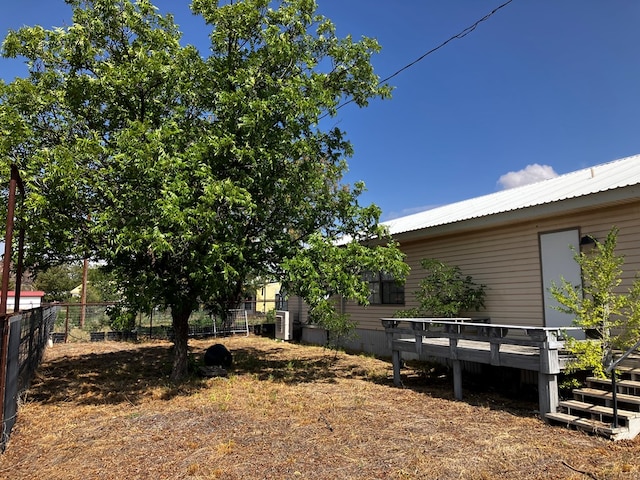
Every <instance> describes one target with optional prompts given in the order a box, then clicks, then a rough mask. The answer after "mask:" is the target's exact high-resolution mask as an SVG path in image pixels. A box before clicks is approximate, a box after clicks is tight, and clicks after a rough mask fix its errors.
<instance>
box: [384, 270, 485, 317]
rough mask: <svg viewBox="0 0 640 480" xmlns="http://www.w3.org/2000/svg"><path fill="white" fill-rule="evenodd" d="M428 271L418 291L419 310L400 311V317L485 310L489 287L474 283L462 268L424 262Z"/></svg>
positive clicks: (436, 315) (450, 314)
mask: <svg viewBox="0 0 640 480" xmlns="http://www.w3.org/2000/svg"><path fill="white" fill-rule="evenodd" d="M421 265H422V268H423V269H424V270H425V271H426V273H425V277H424V278H423V279H422V280H421V281H420V288H419V289H418V290H417V291H416V292H415V296H416V300H417V301H418V304H419V305H418V307H416V308H411V309H408V310H400V311H398V312H396V314H395V316H396V317H413V318H421V317H451V318H452V317H456V316H459V315H460V313H461V312H468V311H471V310H475V311H478V310H480V309H481V308H484V299H485V296H486V292H485V289H486V285H482V284H480V285H478V284H476V283H475V282H473V279H472V278H471V276H470V275H464V274H463V273H462V271H461V270H460V267H458V266H455V265H447V264H446V263H444V262H441V261H439V260H436V259H433V258H424V259H422V262H421Z"/></svg>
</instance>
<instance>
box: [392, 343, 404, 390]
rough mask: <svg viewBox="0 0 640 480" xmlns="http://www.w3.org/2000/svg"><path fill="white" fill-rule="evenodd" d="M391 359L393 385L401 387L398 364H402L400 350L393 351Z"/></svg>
mask: <svg viewBox="0 0 640 480" xmlns="http://www.w3.org/2000/svg"><path fill="white" fill-rule="evenodd" d="M391 359H392V362H393V384H394V385H395V386H396V387H401V386H402V380H401V378H400V363H401V362H402V359H401V358H400V350H393V353H392V355H391Z"/></svg>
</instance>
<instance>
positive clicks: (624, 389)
mask: <svg viewBox="0 0 640 480" xmlns="http://www.w3.org/2000/svg"><path fill="white" fill-rule="evenodd" d="M587 385H588V386H589V387H598V388H606V389H609V390H611V389H612V386H611V379H609V378H600V377H587ZM616 387H617V388H618V392H620V393H627V394H630V395H640V382H638V381H635V380H618V381H617V382H616Z"/></svg>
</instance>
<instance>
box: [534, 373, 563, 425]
mask: <svg viewBox="0 0 640 480" xmlns="http://www.w3.org/2000/svg"><path fill="white" fill-rule="evenodd" d="M558 402H559V400H558V376H557V375H555V374H547V373H542V372H539V373H538V403H539V408H540V415H541V416H543V415H544V414H546V413H555V412H557V411H558Z"/></svg>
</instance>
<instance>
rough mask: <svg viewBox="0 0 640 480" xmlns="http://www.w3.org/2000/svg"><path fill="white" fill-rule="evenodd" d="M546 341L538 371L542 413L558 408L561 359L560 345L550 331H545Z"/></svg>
mask: <svg viewBox="0 0 640 480" xmlns="http://www.w3.org/2000/svg"><path fill="white" fill-rule="evenodd" d="M544 336H545V341H544V342H543V344H542V345H541V346H540V369H539V372H538V402H539V405H540V406H539V408H540V415H544V414H545V413H552V412H553V413H555V412H556V411H557V410H558V403H559V398H558V374H559V373H560V360H559V358H558V345H557V342H556V341H555V339H554V338H552V337H551V333H550V332H548V331H547V332H545V333H544Z"/></svg>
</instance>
